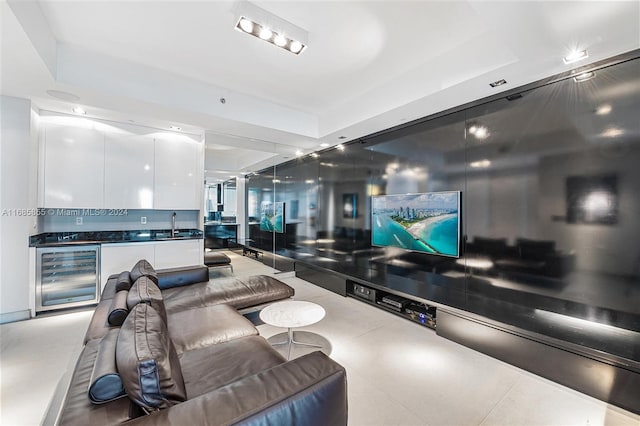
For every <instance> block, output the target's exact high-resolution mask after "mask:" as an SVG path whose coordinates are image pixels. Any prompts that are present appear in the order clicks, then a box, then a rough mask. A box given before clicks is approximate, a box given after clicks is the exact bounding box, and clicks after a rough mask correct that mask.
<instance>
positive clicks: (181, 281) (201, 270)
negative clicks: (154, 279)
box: [156, 265, 209, 290]
mask: <svg viewBox="0 0 640 426" xmlns="http://www.w3.org/2000/svg"><path fill="white" fill-rule="evenodd" d="M156 272H157V273H158V287H160V289H161V290H164V289H166V288H171V287H181V286H184V285H190V284H195V283H201V282H207V281H209V268H207V267H206V266H203V265H197V266H187V267H182V268H170V269H158V270H157V271H156Z"/></svg>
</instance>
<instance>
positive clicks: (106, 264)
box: [100, 242, 156, 289]
mask: <svg viewBox="0 0 640 426" xmlns="http://www.w3.org/2000/svg"><path fill="white" fill-rule="evenodd" d="M155 244H156V243H154V242H149V243H146V242H145V243H113V244H102V246H101V249H100V286H101V288H102V289H104V286H105V285H106V284H107V278H108V277H109V275H113V274H119V273H120V272H122V271H130V270H131V268H133V265H135V264H136V263H137V262H138V260H140V259H147V261H148V262H149V263H151V265H153V266H155V265H154V263H155Z"/></svg>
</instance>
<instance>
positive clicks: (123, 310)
mask: <svg viewBox="0 0 640 426" xmlns="http://www.w3.org/2000/svg"><path fill="white" fill-rule="evenodd" d="M128 293H129V292H128V291H126V290H122V291H119V292H117V293H116V295H115V296H114V297H113V299H111V304H110V305H109V315H108V316H107V322H108V323H109V325H111V326H120V325H122V323H123V322H124V320H125V318H126V317H127V315H128V314H129V308H128V307H127V294H128Z"/></svg>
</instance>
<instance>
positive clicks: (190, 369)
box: [180, 336, 286, 399]
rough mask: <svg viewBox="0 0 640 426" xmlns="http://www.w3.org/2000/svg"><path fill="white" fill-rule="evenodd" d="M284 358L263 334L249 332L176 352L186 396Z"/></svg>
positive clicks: (251, 373)
mask: <svg viewBox="0 0 640 426" xmlns="http://www.w3.org/2000/svg"><path fill="white" fill-rule="evenodd" d="M284 362H286V360H285V359H284V357H283V356H282V355H280V354H279V353H278V352H277V351H276V350H275V349H273V347H271V345H270V344H269V342H267V341H266V340H265V339H264V338H263V337H260V336H249V337H245V338H242V339H236V340H231V341H229V342H226V343H220V344H217V345H214V346H209V347H206V348H201V349H195V350H192V351H188V352H185V353H183V354H182V355H180V364H181V365H182V368H183V374H184V382H185V387H186V389H187V397H188V399H191V398H195V397H197V396H199V395H203V394H205V393H207V392H209V391H211V390H213V389H218V388H220V387H222V386H225V385H227V384H229V383H232V382H235V381H236V380H240V379H242V378H244V377H248V376H252V375H254V374H256V373H258V372H260V371H264V370H266V369H269V368H271V367H274V366H276V365H279V364H282V363H284Z"/></svg>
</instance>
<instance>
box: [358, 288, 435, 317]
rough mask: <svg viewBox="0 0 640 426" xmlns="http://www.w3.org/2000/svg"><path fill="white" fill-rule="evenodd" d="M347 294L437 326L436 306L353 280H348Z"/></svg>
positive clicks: (400, 314) (402, 315)
mask: <svg viewBox="0 0 640 426" xmlns="http://www.w3.org/2000/svg"><path fill="white" fill-rule="evenodd" d="M347 296H350V297H353V298H355V299H358V300H361V301H363V302H365V303H369V304H371V305H375V306H377V307H379V308H382V309H384V310H386V311H388V312H391V313H394V314H396V315H399V316H401V317H403V318H406V319H408V320H411V321H414V322H417V323H418V324H422V325H424V326H426V327H429V328H433V329H435V328H436V307H435V306H431V305H428V304H426V303H422V302H418V301H416V300H412V299H407V298H405V297H402V296H398V295H396V294H392V293H388V292H386V291H383V290H378V289H374V288H371V287H367V286H366V285H362V284H360V283H356V282H354V281H351V280H347Z"/></svg>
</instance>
